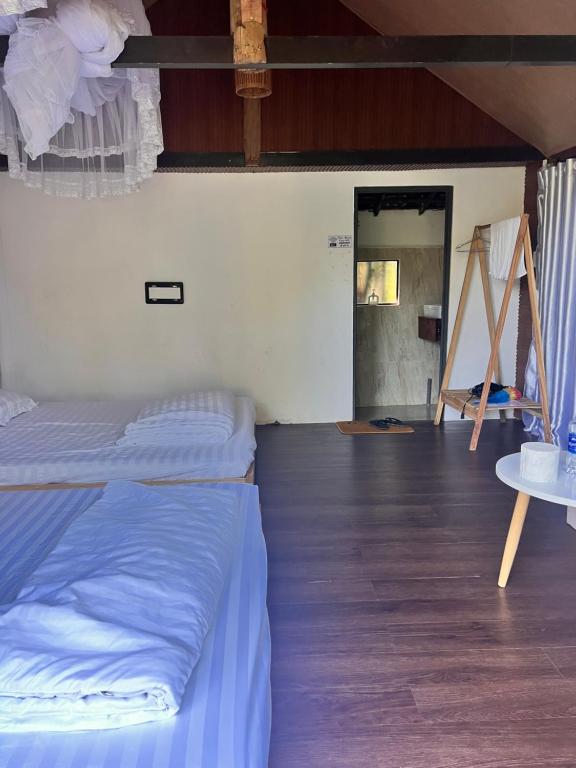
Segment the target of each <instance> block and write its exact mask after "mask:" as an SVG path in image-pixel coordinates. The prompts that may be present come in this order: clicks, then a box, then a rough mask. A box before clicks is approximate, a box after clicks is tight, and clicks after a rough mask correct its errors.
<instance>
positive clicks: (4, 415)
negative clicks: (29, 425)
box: [0, 389, 38, 427]
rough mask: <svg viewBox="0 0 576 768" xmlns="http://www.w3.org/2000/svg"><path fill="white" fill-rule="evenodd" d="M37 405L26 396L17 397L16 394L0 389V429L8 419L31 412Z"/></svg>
mask: <svg viewBox="0 0 576 768" xmlns="http://www.w3.org/2000/svg"><path fill="white" fill-rule="evenodd" d="M37 405H38V403H35V402H34V400H32V398H30V397H28V395H19V394H18V393H17V392H8V390H7V389H0V427H5V426H6V424H8V422H9V421H10V419H13V418H14V417H15V416H19V415H20V414H21V413H26V411H31V410H32V408H36V406H37Z"/></svg>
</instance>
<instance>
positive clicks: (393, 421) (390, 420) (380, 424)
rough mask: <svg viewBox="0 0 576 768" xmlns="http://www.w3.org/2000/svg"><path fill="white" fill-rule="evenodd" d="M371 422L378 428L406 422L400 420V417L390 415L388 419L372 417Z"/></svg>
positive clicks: (387, 427)
mask: <svg viewBox="0 0 576 768" xmlns="http://www.w3.org/2000/svg"><path fill="white" fill-rule="evenodd" d="M370 424H372V426H373V427H377V428H378V429H390V427H392V426H396V425H401V424H404V422H403V421H400V419H395V418H394V417H393V416H388V418H387V419H372V421H371V422H370Z"/></svg>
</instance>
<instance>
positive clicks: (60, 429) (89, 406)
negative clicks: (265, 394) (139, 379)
mask: <svg viewBox="0 0 576 768" xmlns="http://www.w3.org/2000/svg"><path fill="white" fill-rule="evenodd" d="M143 404H144V401H137V400H134V401H123V400H106V401H96V402H87V401H69V402H63V403H56V402H54V403H43V404H41V405H39V406H38V407H37V408H34V409H33V410H31V411H30V412H28V413H23V414H22V415H21V416H17V417H16V418H15V419H12V421H10V422H9V424H8V425H7V426H6V427H0V485H28V484H30V485H31V484H40V483H95V482H107V481H109V480H154V479H160V478H163V479H191V480H193V479H196V478H200V479H206V478H210V479H214V480H216V479H218V478H236V477H243V476H244V475H245V474H246V472H247V471H248V469H249V467H250V465H251V464H252V462H253V461H254V451H255V449H256V440H255V437H254V421H255V411H254V403H253V401H252V400H251V398H249V397H237V398H236V422H235V426H234V433H233V434H232V437H231V438H230V439H229V440H227V441H226V442H225V443H221V444H198V445H194V446H182V445H180V446H178V445H176V446H124V447H121V446H118V445H116V441H117V440H118V439H119V438H121V436H122V435H123V433H124V429H125V428H126V425H127V424H128V423H130V422H132V421H134V420H135V419H136V418H137V416H138V412H139V410H140V408H141V407H142V406H143Z"/></svg>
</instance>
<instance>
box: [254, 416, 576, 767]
mask: <svg viewBox="0 0 576 768" xmlns="http://www.w3.org/2000/svg"><path fill="white" fill-rule="evenodd" d="M469 439H470V423H466V424H464V423H462V424H461V423H457V424H449V425H446V426H445V427H444V428H442V429H438V430H435V429H434V428H433V427H432V425H428V424H418V425H417V432H416V433H415V434H414V435H396V436H360V437H349V436H344V435H340V434H339V433H338V431H337V429H336V427H335V426H333V425H309V426H269V427H262V428H260V429H259V431H258V444H259V449H258V483H259V485H260V488H261V496H262V510H263V517H264V529H265V534H266V539H267V543H268V552H269V610H270V619H271V624H272V643H273V664H272V679H273V712H274V723H273V733H272V746H271V756H270V768H295V767H296V766H298V768H304V767H305V768H326V767H328V768H360V767H362V768H364V767H365V766H366V767H368V766H370V767H373V768H472V767H474V768H529V767H530V768H575V766H576V531H573V530H572V529H571V528H569V527H568V526H567V525H566V523H565V510H563V509H562V508H560V507H558V506H554V505H548V504H545V503H544V502H538V501H535V502H533V504H532V506H531V508H530V510H529V514H528V519H527V522H526V527H525V533H524V538H523V540H522V542H521V544H520V549H519V552H518V556H517V560H516V564H515V566H514V568H513V571H512V575H511V577H510V582H509V586H508V588H507V589H506V590H500V589H498V587H497V586H496V579H497V575H498V569H499V562H500V557H501V554H502V548H503V545H504V538H505V534H506V531H507V527H508V523H509V520H510V514H511V511H512V504H513V501H514V492H513V491H512V490H511V489H509V488H507V487H506V486H504V485H503V484H502V483H500V482H499V481H498V480H497V479H496V477H495V475H494V464H495V462H496V460H497V459H498V458H499V457H500V456H503V455H505V454H507V453H511V452H513V451H515V450H518V446H519V445H520V443H521V442H522V441H523V440H524V439H525V437H524V435H523V433H522V429H521V427H520V425H519V424H514V423H512V422H509V423H508V424H506V425H500V424H499V423H497V422H492V423H486V424H485V426H484V429H483V432H482V436H481V439H480V446H479V449H478V451H477V452H476V453H469V452H468V450H467V447H468V442H469Z"/></svg>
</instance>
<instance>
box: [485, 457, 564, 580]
mask: <svg viewBox="0 0 576 768" xmlns="http://www.w3.org/2000/svg"><path fill="white" fill-rule="evenodd" d="M496 476H497V477H498V478H499V479H500V480H502V482H503V483H506V485H509V486H510V487H511V488H515V489H516V490H517V491H518V496H517V497H516V505H515V506H514V512H513V513H512V520H511V522H510V528H509V530H508V536H507V538H506V545H505V547H504V555H503V556H502V565H501V567H500V576H499V577H498V586H499V587H505V586H506V584H507V583H508V577H509V576H510V571H511V569H512V565H513V563H514V558H515V556H516V550H517V549H518V543H519V541H520V536H521V535H522V528H523V527H524V520H525V519H526V511H527V509H528V504H529V503H530V497H531V496H534V498H537V499H544V501H551V502H552V503H553V504H562V506H565V507H566V508H567V511H568V518H567V520H568V523H569V524H570V525H572V526H573V527H576V477H572V476H571V475H568V474H566V472H565V471H564V469H563V467H562V466H561V467H560V470H559V472H558V478H557V480H555V481H554V482H553V483H532V482H529V481H528V480H523V479H522V478H521V477H520V454H519V453H512V454H510V456H504V458H502V459H500V461H498V463H497V464H496Z"/></svg>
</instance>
